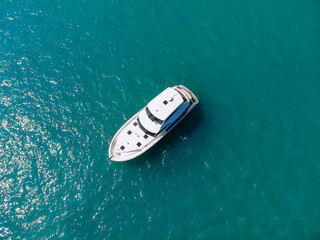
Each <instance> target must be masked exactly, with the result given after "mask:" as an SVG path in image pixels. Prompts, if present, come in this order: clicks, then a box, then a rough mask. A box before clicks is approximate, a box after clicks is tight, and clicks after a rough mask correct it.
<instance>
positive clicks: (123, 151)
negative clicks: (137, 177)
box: [109, 85, 199, 161]
mask: <svg viewBox="0 0 320 240" xmlns="http://www.w3.org/2000/svg"><path fill="white" fill-rule="evenodd" d="M198 102H199V100H198V99H197V97H196V96H195V95H194V94H193V93H192V92H191V91H190V90H189V89H187V88H186V87H184V86H182V85H177V86H174V87H172V88H167V89H166V90H164V91H163V92H162V93H160V94H159V95H158V96H157V97H155V98H154V99H153V100H151V101H150V102H149V104H148V105H147V106H146V107H144V108H143V109H141V110H140V111H139V112H138V113H136V114H135V115H134V116H133V117H131V118H130V119H129V120H128V121H127V122H126V123H125V124H124V125H123V126H122V127H121V128H120V129H119V130H118V132H117V133H116V134H115V136H114V137H113V139H112V141H111V144H110V146H109V158H110V159H111V160H113V161H127V160H130V159H132V158H135V157H137V156H139V155H141V154H142V153H143V152H145V151H147V150H148V149H149V148H150V147H152V146H153V145H154V144H155V143H157V142H158V141H159V140H160V139H161V138H162V137H164V136H165V135H166V134H167V133H168V132H169V131H170V130H171V129H172V128H173V127H174V126H175V125H176V124H178V123H179V122H180V121H181V120H182V119H183V118H184V117H185V116H186V115H187V114H188V113H189V112H190V111H191V110H192V109H193V108H194V106H195V105H196V104H198Z"/></svg>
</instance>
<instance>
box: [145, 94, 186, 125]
mask: <svg viewBox="0 0 320 240" xmlns="http://www.w3.org/2000/svg"><path fill="white" fill-rule="evenodd" d="M181 103H183V98H182V97H181V95H180V94H179V92H177V90H174V89H173V88H167V89H166V90H164V91H163V92H162V93H160V94H159V95H158V96H157V97H155V98H154V99H153V100H151V102H149V104H148V108H149V110H150V112H151V113H152V114H153V115H154V116H155V117H156V118H158V119H160V120H162V121H164V120H166V119H167V118H168V117H169V115H170V114H171V113H172V112H173V111H174V110H175V109H176V108H177V107H178V106H179V105H180V104H181Z"/></svg>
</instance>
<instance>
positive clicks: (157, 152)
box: [122, 104, 204, 167]
mask: <svg viewBox="0 0 320 240" xmlns="http://www.w3.org/2000/svg"><path fill="white" fill-rule="evenodd" d="M203 120H204V115H203V109H202V107H201V104H199V105H198V106H196V107H195V108H194V109H193V110H192V112H191V113H189V114H188V116H187V117H185V118H184V119H182V120H181V122H180V123H178V124H177V126H175V127H174V129H173V130H172V131H170V132H169V133H168V134H167V135H166V136H165V137H164V138H163V139H161V140H160V141H159V142H158V143H157V144H156V145H155V146H153V147H152V148H151V149H149V150H148V151H147V152H145V153H143V154H142V155H141V156H139V157H137V158H136V159H132V160H130V161H126V162H123V163H122V164H124V165H127V166H130V167H136V166H138V165H141V164H146V162H149V163H150V162H154V161H161V159H162V158H163V153H164V150H166V149H168V150H171V151H173V148H171V147H170V146H172V145H175V143H177V142H178V141H181V136H185V135H188V136H190V140H191V141H198V139H197V138H196V136H194V138H192V135H195V134H194V133H196V131H199V130H200V126H201V124H202V122H203ZM177 151H183V148H179V149H177Z"/></svg>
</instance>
